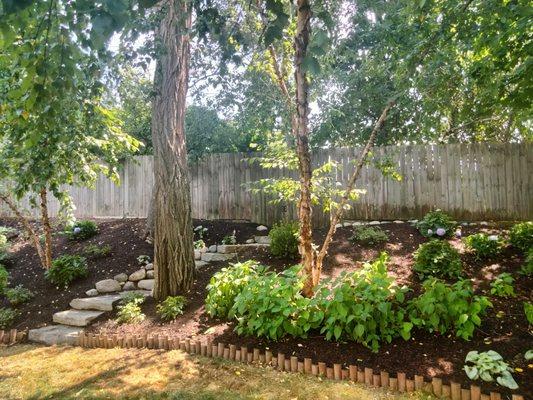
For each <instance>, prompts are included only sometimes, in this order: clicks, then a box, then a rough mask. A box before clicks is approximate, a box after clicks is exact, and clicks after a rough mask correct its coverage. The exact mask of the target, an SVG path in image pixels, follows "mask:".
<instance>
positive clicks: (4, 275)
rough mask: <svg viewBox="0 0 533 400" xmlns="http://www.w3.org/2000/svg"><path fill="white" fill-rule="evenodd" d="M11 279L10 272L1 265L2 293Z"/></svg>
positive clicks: (0, 289) (0, 281)
mask: <svg viewBox="0 0 533 400" xmlns="http://www.w3.org/2000/svg"><path fill="white" fill-rule="evenodd" d="M8 281H9V272H7V270H6V269H5V268H4V267H3V266H2V265H0V294H2V293H4V291H5V289H6V287H7V284H8Z"/></svg>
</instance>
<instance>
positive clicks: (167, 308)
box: [157, 296, 187, 321]
mask: <svg viewBox="0 0 533 400" xmlns="http://www.w3.org/2000/svg"><path fill="white" fill-rule="evenodd" d="M186 303H187V300H186V299H185V297H183V296H168V297H167V298H166V299H165V300H163V301H162V302H161V303H159V304H158V305H157V313H158V314H159V316H160V317H161V319H162V320H164V321H173V320H175V319H176V318H177V317H178V315H182V314H183V308H184V307H185V304H186Z"/></svg>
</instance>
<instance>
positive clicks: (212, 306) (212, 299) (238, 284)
mask: <svg viewBox="0 0 533 400" xmlns="http://www.w3.org/2000/svg"><path fill="white" fill-rule="evenodd" d="M264 271H265V267H262V266H260V265H259V263H258V262H257V261H254V260H248V261H246V262H243V263H235V264H231V265H230V266H229V267H228V268H222V269H221V270H220V271H219V272H217V273H216V274H214V275H213V276H212V277H211V280H210V281H209V285H207V298H206V299H205V309H206V311H207V313H208V314H209V315H211V316H212V317H215V316H217V317H221V318H227V317H228V316H229V312H230V310H231V307H233V304H234V303H235V297H236V296H237V295H238V294H239V293H240V292H241V291H242V289H243V287H244V286H246V285H247V284H248V283H249V282H250V280H251V279H253V278H255V277H256V276H257V275H260V274H262V273H263V272H264Z"/></svg>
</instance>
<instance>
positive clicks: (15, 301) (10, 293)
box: [5, 285, 34, 306]
mask: <svg viewBox="0 0 533 400" xmlns="http://www.w3.org/2000/svg"><path fill="white" fill-rule="evenodd" d="M5 294H6V297H7V299H8V300H9V302H10V303H11V304H12V305H14V306H17V305H19V304H23V303H26V302H28V301H30V300H31V299H32V298H33V296H34V295H33V292H32V291H31V290H29V289H26V288H25V287H24V286H22V285H17V286H15V287H14V288H10V289H7V290H6V291H5Z"/></svg>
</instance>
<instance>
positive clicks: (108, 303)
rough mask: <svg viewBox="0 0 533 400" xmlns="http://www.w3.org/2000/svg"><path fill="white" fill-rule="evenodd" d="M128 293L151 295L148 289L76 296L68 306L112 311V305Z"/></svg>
mask: <svg viewBox="0 0 533 400" xmlns="http://www.w3.org/2000/svg"><path fill="white" fill-rule="evenodd" d="M128 293H139V294H142V295H144V297H148V296H151V295H152V292H151V291H150V290H130V291H126V292H120V293H117V294H110V295H104V296H94V297H86V298H77V299H74V300H72V301H71V302H70V306H71V307H72V308H75V309H76V310H97V311H112V310H113V305H114V304H115V303H116V302H118V301H119V300H120V299H121V298H123V297H124V296H126V295H127V294H128Z"/></svg>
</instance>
